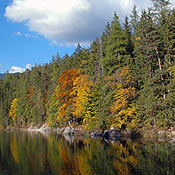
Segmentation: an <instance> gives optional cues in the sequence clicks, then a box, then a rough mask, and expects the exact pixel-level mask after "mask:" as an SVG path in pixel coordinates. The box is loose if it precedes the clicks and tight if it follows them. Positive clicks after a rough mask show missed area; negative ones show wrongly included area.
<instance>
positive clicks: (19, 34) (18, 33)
mask: <svg viewBox="0 0 175 175" xmlns="http://www.w3.org/2000/svg"><path fill="white" fill-rule="evenodd" d="M13 34H14V35H18V36H21V35H22V33H21V32H15V33H13Z"/></svg>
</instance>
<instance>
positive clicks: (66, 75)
mask: <svg viewBox="0 0 175 175" xmlns="http://www.w3.org/2000/svg"><path fill="white" fill-rule="evenodd" d="M77 77H78V70H77V69H71V70H66V71H64V72H63V73H62V75H60V77H59V79H58V87H57V92H56V99H57V100H59V101H60V107H59V109H58V117H57V120H58V122H60V121H63V122H67V121H68V120H69V118H70V115H71V112H70V111H71V109H72V103H73V96H74V94H73V93H72V91H73V82H74V80H75V79H76V78H77Z"/></svg>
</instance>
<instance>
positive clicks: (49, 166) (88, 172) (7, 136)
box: [0, 131, 175, 175]
mask: <svg viewBox="0 0 175 175" xmlns="http://www.w3.org/2000/svg"><path fill="white" fill-rule="evenodd" d="M49 174H51V175H134V174H138V175H142V174H145V175H159V174H160V175H169V174H175V145H173V144H171V143H155V142H154V143H153V142H143V141H116V142H106V141H104V140H102V139H99V140H93V139H74V140H71V139H70V138H66V139H65V138H63V137H62V136H58V135H56V134H51V135H43V134H41V133H29V132H2V131H1V132H0V175H49Z"/></svg>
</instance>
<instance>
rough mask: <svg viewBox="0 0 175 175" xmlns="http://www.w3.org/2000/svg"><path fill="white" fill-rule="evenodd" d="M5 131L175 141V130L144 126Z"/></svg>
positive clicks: (47, 127)
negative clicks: (121, 129) (120, 128)
mask: <svg viewBox="0 0 175 175" xmlns="http://www.w3.org/2000/svg"><path fill="white" fill-rule="evenodd" d="M1 130H5V131H13V130H18V131H29V132H38V133H44V134H46V133H47V134H48V133H56V134H60V135H63V136H74V137H91V138H94V139H96V138H99V137H102V138H104V139H105V140H109V141H117V140H120V139H131V140H138V139H144V140H154V141H159V142H172V143H175V130H173V129H169V130H158V129H148V128H142V129H137V130H127V131H126V130H125V131H118V130H116V129H110V130H105V131H104V132H98V131H89V130H84V129H83V127H82V126H78V127H72V126H69V127H64V128H51V127H49V126H48V125H47V123H45V124H43V125H42V126H40V127H39V126H32V125H30V127H25V128H15V127H14V128H12V127H9V126H8V127H7V128H5V129H2V128H1Z"/></svg>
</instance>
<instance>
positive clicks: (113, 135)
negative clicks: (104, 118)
mask: <svg viewBox="0 0 175 175" xmlns="http://www.w3.org/2000/svg"><path fill="white" fill-rule="evenodd" d="M102 136H103V137H104V138H105V139H106V140H118V139H120V138H121V137H122V133H121V132H119V131H118V130H115V129H112V130H106V131H104V133H103V135H102Z"/></svg>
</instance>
